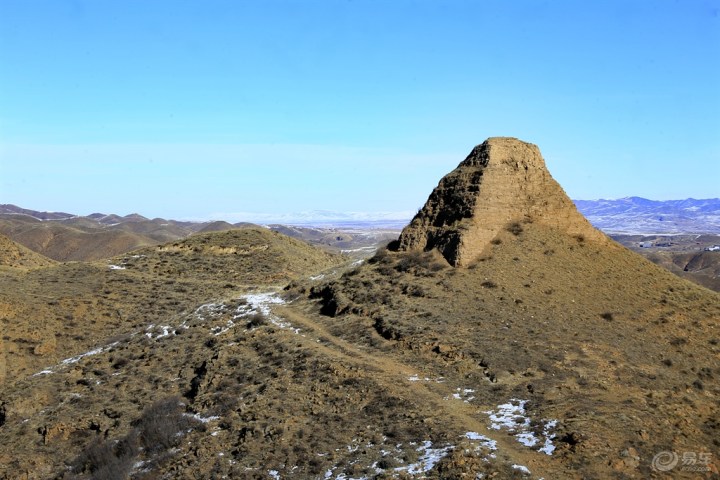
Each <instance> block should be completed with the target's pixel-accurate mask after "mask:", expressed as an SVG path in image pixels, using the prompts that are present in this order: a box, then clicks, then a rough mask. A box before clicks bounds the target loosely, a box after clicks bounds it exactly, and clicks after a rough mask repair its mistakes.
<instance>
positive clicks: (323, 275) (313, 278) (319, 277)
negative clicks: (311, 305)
mask: <svg viewBox="0 0 720 480" xmlns="http://www.w3.org/2000/svg"><path fill="white" fill-rule="evenodd" d="M323 278H325V274H324V273H321V274H320V275H311V276H310V280H312V281H316V280H322V279H323Z"/></svg>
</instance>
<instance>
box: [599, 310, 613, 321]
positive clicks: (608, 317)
mask: <svg viewBox="0 0 720 480" xmlns="http://www.w3.org/2000/svg"><path fill="white" fill-rule="evenodd" d="M600 318H602V319H603V320H607V321H608V322H612V321H613V314H612V312H605V313H601V314H600Z"/></svg>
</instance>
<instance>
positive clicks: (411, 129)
mask: <svg viewBox="0 0 720 480" xmlns="http://www.w3.org/2000/svg"><path fill="white" fill-rule="evenodd" d="M490 136H514V137H519V138H521V139H523V140H526V141H530V142H533V143H536V144H538V145H539V146H540V148H541V150H542V152H543V155H544V157H545V159H546V161H547V164H548V167H549V168H550V171H551V173H552V174H553V175H554V176H555V178H556V179H557V180H558V181H560V183H561V184H562V185H563V187H564V188H565V190H566V191H567V192H568V194H569V195H570V196H571V197H573V198H578V199H591V198H601V197H602V198H618V197H623V196H630V195H638V196H644V197H648V198H653V199H670V198H686V197H695V198H708V197H717V196H720V0H713V1H694V0H682V1H679V0H678V1H666V0H645V1H641V0H635V1H633V0H622V1H597V2H580V1H554V0H553V1H550V0H547V1H508V0H502V1H501V0H474V1H452V0H435V1H402V0H393V1H361V0H352V1H341V0H324V1H311V0H303V1H273V0H257V1H216V0H202V1H200V0H195V1H183V0H172V1H164V0H152V1H148V0H122V1H117V0H113V1H110V0H73V1H70V0H0V203H15V204H18V205H20V206H23V207H25V208H32V209H38V210H63V211H70V212H73V213H80V214H88V213H91V212H95V211H101V212H106V213H109V212H114V213H120V214H126V213H130V212H139V213H142V214H144V215H147V216H164V217H171V218H188V217H193V218H209V217H211V216H218V215H219V214H223V213H233V212H265V213H281V212H295V211H303V210H314V209H324V210H338V211H370V212H372V211H414V210H416V209H417V208H419V207H420V206H422V204H423V203H424V201H425V200H426V198H427V195H428V194H429V193H430V191H431V190H432V188H433V187H434V186H435V185H436V184H437V181H438V180H439V179H440V178H441V176H442V175H444V174H445V173H447V172H449V171H450V170H452V169H453V168H454V167H455V166H456V165H457V164H458V163H459V162H460V161H461V160H462V159H463V158H464V157H465V155H466V154H467V153H468V152H469V151H470V150H471V148H472V147H473V146H474V145H475V144H478V143H480V142H482V141H483V140H484V139H485V138H487V137H490Z"/></svg>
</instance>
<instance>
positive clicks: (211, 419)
mask: <svg viewBox="0 0 720 480" xmlns="http://www.w3.org/2000/svg"><path fill="white" fill-rule="evenodd" d="M185 415H186V416H188V417H190V418H194V419H195V420H197V421H199V422H201V423H210V422H214V421H215V420H220V417H215V416H212V417H203V416H201V415H200V414H199V413H194V414H192V415H190V414H189V413H186V414H185Z"/></svg>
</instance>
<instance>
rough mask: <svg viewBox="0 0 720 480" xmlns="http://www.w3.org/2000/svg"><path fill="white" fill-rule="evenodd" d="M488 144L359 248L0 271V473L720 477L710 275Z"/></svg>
mask: <svg viewBox="0 0 720 480" xmlns="http://www.w3.org/2000/svg"><path fill="white" fill-rule="evenodd" d="M483 145H484V146H480V147H478V148H477V149H476V150H475V151H474V152H475V154H473V155H471V157H472V158H473V159H477V160H478V162H477V163H476V162H475V160H473V161H472V162H464V164H461V166H460V169H459V171H457V172H454V173H451V174H450V175H449V176H448V177H446V179H445V180H443V181H442V182H441V184H440V187H442V188H439V189H438V190H436V192H437V193H433V195H431V199H430V201H429V202H428V206H427V208H426V209H424V213H423V212H421V215H419V216H418V218H416V219H415V220H414V221H413V224H411V226H409V227H408V228H407V229H406V230H405V231H404V232H403V237H401V241H400V242H396V243H397V244H399V245H400V247H401V250H399V251H394V250H386V249H381V250H380V251H379V252H378V253H377V255H375V256H374V257H373V258H372V259H370V260H368V261H367V262H365V263H360V262H357V261H345V260H344V259H342V258H339V257H333V256H329V255H327V254H326V253H324V252H322V251H319V250H317V249H315V248H312V247H310V246H308V245H306V244H304V243H302V242H299V241H298V240H292V239H289V238H288V237H285V236H283V235H280V234H277V233H272V232H270V231H268V230H266V229H260V230H253V229H249V230H231V231H227V232H221V233H212V234H202V235H196V236H193V237H190V238H188V239H186V240H183V241H175V242H171V243H166V244H164V245H163V246H160V247H158V246H152V247H146V248H144V249H142V250H139V251H135V252H132V253H131V254H127V255H123V256H120V257H117V258H114V259H113V260H112V261H111V262H110V263H109V264H107V263H95V264H83V263H72V264H65V265H61V266H58V267H51V268H47V269H37V270H31V271H30V272H29V273H28V274H27V275H26V276H18V275H13V274H11V273H12V270H11V269H6V270H0V273H3V274H4V275H5V276H4V277H3V276H0V281H2V282H5V285H7V287H6V286H5V285H2V288H0V302H2V305H5V307H3V308H6V312H7V313H6V314H5V316H4V317H3V331H4V332H9V333H7V334H6V336H8V338H9V340H8V341H6V346H10V348H11V350H10V351H8V352H6V353H7V355H6V358H8V359H12V361H8V362H6V367H10V366H11V365H13V367H12V372H10V371H8V374H9V375H11V376H12V378H11V379H9V380H6V383H5V385H4V386H3V387H4V388H3V389H2V390H0V478H16V477H22V476H26V477H27V478H73V479H76V478H133V479H145V478H223V477H226V478H252V479H271V478H272V479H277V478H282V479H294V478H312V479H316V478H323V479H348V478H356V479H359V478H378V479H385V478H436V479H450V478H452V479H455V478H460V479H462V478H468V479H474V478H503V479H504V478H518V479H530V478H553V479H564V478H638V479H639V478H668V477H671V478H697V475H698V471H690V470H683V468H685V467H687V465H685V464H681V463H680V462H679V461H678V462H677V463H675V464H673V463H672V461H673V458H674V457H672V453H671V452H676V454H678V455H679V456H680V457H678V459H679V458H681V457H682V456H683V455H684V453H685V452H691V453H694V454H695V457H694V458H695V459H696V460H698V462H699V461H701V460H702V462H703V463H697V464H696V466H697V467H701V468H705V470H702V471H700V475H703V476H705V477H708V478H713V475H714V476H717V474H718V471H717V458H718V448H719V447H720V441H719V440H718V438H720V435H719V432H720V418H719V412H718V404H719V402H718V396H719V395H720V385H719V384H718V378H720V335H719V334H718V328H720V326H719V325H718V318H720V296H719V295H718V294H716V293H714V292H711V291H709V290H707V289H704V288H702V287H699V286H696V285H693V284H691V283H689V282H686V281H684V280H682V279H679V278H677V277H676V276H674V275H672V274H670V273H669V272H667V271H666V270H664V269H661V268H659V267H657V266H655V265H654V264H652V263H650V262H648V261H646V260H644V259H643V258H642V257H640V256H639V255H637V254H635V253H633V252H630V251H628V250H626V249H624V248H622V247H621V246H619V245H618V244H616V243H614V242H612V241H611V240H609V239H606V238H605V237H604V236H603V235H602V234H600V233H599V232H597V231H595V230H592V228H591V227H589V226H587V224H586V223H585V222H584V221H583V219H582V218H581V217H579V215H578V214H577V212H576V211H575V210H574V209H573V208H570V207H571V206H570V205H567V203H566V197H564V194H563V193H562V190H561V189H560V188H559V187H557V188H556V184H555V183H554V181H552V178H551V177H550V175H549V173H548V172H547V171H546V170H545V169H544V167H543V166H542V165H541V164H540V163H538V162H537V158H538V157H539V155H538V156H536V155H535V154H534V153H533V152H534V151H535V152H536V148H534V147H532V146H529V144H524V143H522V142H519V141H517V140H510V139H491V140H490V141H489V142H486V143H485V144H483ZM497 145H500V147H502V148H499V147H498V148H496V146H497ZM498 155H499V156H498ZM531 160H532V161H531ZM483 162H486V163H485V165H483ZM496 162H498V163H497V164H496ZM525 165H527V166H528V170H527V172H528V173H527V176H526V175H525V173H523V172H525V168H524V166H525ZM518 166H519V167H518ZM468 179H474V180H473V181H468ZM538 179H542V181H538ZM504 181H506V182H508V183H509V186H508V185H505V184H504V183H503V182H504ZM524 182H525V183H524ZM526 183H527V184H526ZM531 183H535V186H532V187H531V186H530V185H529V184H531ZM539 185H542V187H540V186H539ZM491 187H493V188H491ZM495 189H499V190H500V191H501V193H502V192H504V193H502V195H501V194H497V195H496V194H494V193H493V191H494V190H495ZM513 192H514V193H513ZM528 192H535V193H533V194H529V193H528ZM514 194H517V195H518V199H519V200H518V206H514V205H513V204H512V202H510V201H509V200H508V199H509V198H510V196H512V195H514ZM482 205H485V206H486V207H483V206H482ZM456 210H457V211H456ZM458 212H460V213H458ZM448 219H455V220H452V221H449V220H448ZM403 238H404V240H403ZM448 239H449V240H452V241H456V243H455V244H453V243H452V242H450V241H446V240H448ZM483 239H484V240H483ZM453 245H454V246H453ZM450 247H451V248H450ZM343 262H344V263H343ZM8 272H10V273H8ZM284 284H287V285H286V286H285V287H284V289H283V290H280V289H279V288H278V287H279V286H280V285H284ZM11 286H12V288H10V287H11ZM98 292H101V293H98ZM36 299H40V300H36ZM115 310H116V311H115ZM48 318H49V319H51V320H50V321H48V320H47V319H48ZM31 322H35V323H34V324H33V323H31ZM27 325H30V326H32V325H36V326H37V325H42V326H43V329H42V330H41V329H40V328H36V329H34V330H33V329H28V328H27V327H26V326H27ZM22 329H25V330H22ZM22 332H25V333H22ZM45 332H56V333H55V334H54V335H51V336H52V337H53V338H54V339H55V344H54V348H55V350H52V347H53V344H52V340H51V339H48V342H47V344H48V347H47V349H46V348H45V347H39V346H40V345H45V342H44V340H39V339H38V337H37V335H41V334H43V333H45ZM36 349H37V350H38V353H39V354H41V355H39V356H38V355H36V354H34V353H33V352H34V351H35V350H36ZM43 352H49V353H43ZM35 357H37V358H35ZM17 359H25V362H26V365H25V366H24V367H23V368H18V367H15V366H14V365H17V361H16V360H17ZM29 359H32V361H31V360H29ZM663 452H665V454H664V456H663V457H659V458H660V460H657V458H656V455H658V454H663ZM654 459H655V463H653V461H654ZM668 462H669V463H668ZM658 467H660V468H661V469H663V468H664V469H665V470H658V469H657V468H658Z"/></svg>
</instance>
